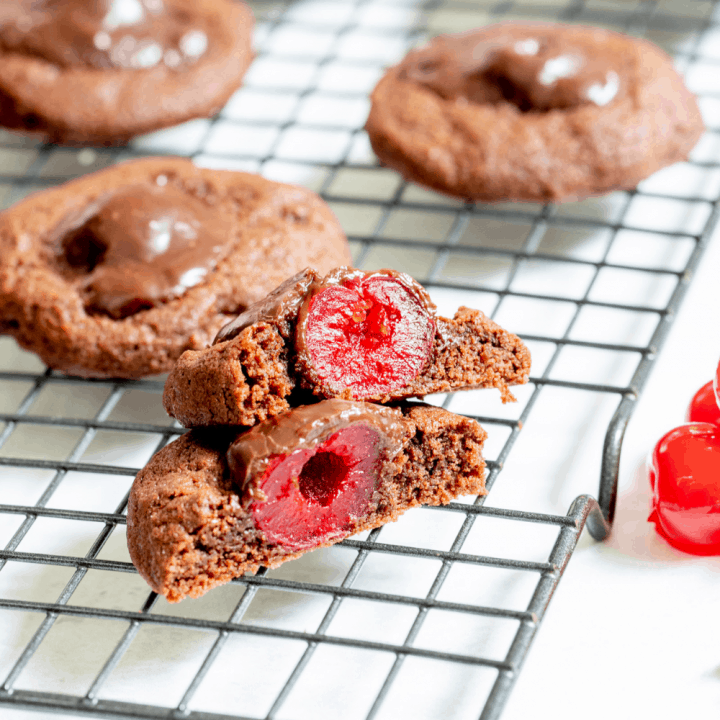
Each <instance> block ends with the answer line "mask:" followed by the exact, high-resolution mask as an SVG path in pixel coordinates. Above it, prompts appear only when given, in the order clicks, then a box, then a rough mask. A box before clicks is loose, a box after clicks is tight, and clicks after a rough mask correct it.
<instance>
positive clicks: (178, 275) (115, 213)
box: [62, 186, 231, 319]
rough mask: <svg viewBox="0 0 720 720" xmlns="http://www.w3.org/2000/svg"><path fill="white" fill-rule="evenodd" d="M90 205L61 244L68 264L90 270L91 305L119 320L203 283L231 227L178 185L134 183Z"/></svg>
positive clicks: (223, 245) (219, 215)
mask: <svg viewBox="0 0 720 720" xmlns="http://www.w3.org/2000/svg"><path fill="white" fill-rule="evenodd" d="M93 211H94V212H93V214H92V216H91V217H90V218H89V219H87V220H86V221H85V222H84V223H83V224H82V225H81V226H80V227H79V228H78V227H76V228H75V229H74V230H73V231H71V232H69V233H67V234H65V236H64V238H63V240H62V245H63V249H64V253H65V257H66V259H67V261H68V263H69V264H70V265H71V266H72V267H73V268H76V269H80V270H83V271H85V272H86V273H88V277H87V278H86V281H85V288H86V293H87V298H88V300H87V302H88V310H89V311H90V312H102V313H106V314H108V315H110V316H111V317H114V318H117V319H120V318H123V317H127V316H128V315H132V314H133V313H135V312H138V311H139V310H143V309H146V308H151V307H154V306H156V305H159V304H160V303H163V302H167V301H168V300H171V299H173V298H175V297H179V296H180V295H182V294H183V293H184V292H185V291H186V290H187V289H188V288H190V287H192V286H193V285H197V284H198V283H199V282H201V281H202V280H203V278H204V277H205V275H206V274H207V273H208V272H209V271H210V270H212V269H213V268H214V267H215V265H216V264H217V261H218V260H219V258H220V255H221V254H222V252H223V250H224V249H225V247H226V246H227V243H228V240H229V236H230V230H231V227H230V222H229V220H228V219H227V218H226V217H224V216H223V215H222V214H221V213H219V212H217V211H213V210H212V209H211V208H209V207H208V206H207V205H205V204H204V203H202V202H201V201H200V200H198V199H197V198H195V197H193V196H192V195H189V194H187V193H185V192H182V191H181V190H179V189H177V188H173V187H152V186H136V187H130V188H128V189H125V190H122V191H120V192H118V193H117V194H115V195H112V196H111V197H110V198H109V199H106V200H105V201H104V202H103V203H102V204H101V205H98V206H97V207H96V208H93ZM85 217H87V215H86V216H85Z"/></svg>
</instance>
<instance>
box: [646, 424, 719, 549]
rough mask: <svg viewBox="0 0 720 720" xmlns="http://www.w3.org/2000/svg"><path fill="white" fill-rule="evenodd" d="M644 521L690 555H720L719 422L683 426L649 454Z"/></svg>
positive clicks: (669, 434)
mask: <svg viewBox="0 0 720 720" xmlns="http://www.w3.org/2000/svg"><path fill="white" fill-rule="evenodd" d="M650 485H651V487H652V490H653V499H652V511H651V513H650V517H649V518H648V520H649V521H650V522H653V523H655V529H656V530H657V532H658V533H659V534H660V535H662V536H663V537H664V538H665V539H666V540H667V541H668V542H669V543H670V544H671V545H673V546H674V547H676V548H678V549H679V550H684V551H685V552H688V553H692V554H693V555H718V554H720V427H718V426H717V425H712V424H710V423H690V424H688V425H681V426H680V427H678V428H675V429H674V430H671V431H670V432H669V433H667V434H666V435H665V436H664V437H663V438H661V440H660V441H659V442H658V444H657V445H656V446H655V450H654V452H653V456H652V467H651V469H650Z"/></svg>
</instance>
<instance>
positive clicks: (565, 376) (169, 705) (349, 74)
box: [0, 0, 720, 720]
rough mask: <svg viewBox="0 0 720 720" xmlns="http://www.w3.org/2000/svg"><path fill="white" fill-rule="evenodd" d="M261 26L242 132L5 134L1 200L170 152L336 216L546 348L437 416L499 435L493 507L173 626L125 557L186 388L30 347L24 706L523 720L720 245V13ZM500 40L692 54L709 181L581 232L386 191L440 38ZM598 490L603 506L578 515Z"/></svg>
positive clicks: (3, 456) (24, 455) (615, 210)
mask: <svg viewBox="0 0 720 720" xmlns="http://www.w3.org/2000/svg"><path fill="white" fill-rule="evenodd" d="M252 5H253V9H254V10H255V13H256V17H257V21H258V23H257V32H256V42H257V47H258V58H257V60H256V62H255V64H254V65H253V67H252V68H251V70H250V72H249V74H248V77H247V81H246V84H245V86H244V87H243V89H242V90H240V91H239V92H238V93H237V95H236V96H235V97H233V98H232V99H231V101H230V102H229V103H228V105H227V106H226V107H225V108H224V110H223V111H222V112H221V113H220V115H219V116H218V117H216V118H213V119H212V120H197V121H194V122H191V123H187V124H185V125H183V126H181V127H179V128H174V129H171V130H168V131H164V132H160V133H156V134H153V135H151V136H147V137H144V138H140V139H138V140H136V141H135V142H134V143H133V144H132V145H131V146H130V147H129V148H125V149H123V150H105V149H84V150H82V151H79V152H78V151H77V150H70V149H65V148H59V147H54V146H50V145H43V144H39V143H37V142H36V141H34V140H29V139H27V138H21V137H18V136H14V135H10V134H3V135H2V136H1V137H0V200H1V201H2V202H3V203H4V204H5V205H6V206H7V205H10V204H12V203H13V202H15V201H17V200H18V199H20V198H21V197H23V196H24V195H26V194H27V193H28V192H31V191H33V190H36V189H39V188H43V187H48V186H50V185H53V184H57V183H59V182H62V181H64V180H66V179H68V178H70V177H73V176H76V175H79V174H82V173H84V172H87V171H91V170H95V169H99V168H101V167H104V166H106V165H109V164H112V163H113V162H116V161H117V160H120V159H125V158H127V157H132V156H136V155H147V154H161V153H173V154H183V155H189V156H192V157H194V158H195V159H196V161H197V162H198V163H201V164H204V165H207V166H211V167H225V168H234V169H247V170H252V171H259V172H262V173H263V174H264V175H266V176H267V177H270V178H273V179H278V180H283V181H294V182H300V183H302V184H305V185H307V186H309V187H312V188H313V189H315V190H317V191H318V192H320V193H321V194H322V196H323V197H324V198H325V199H326V200H327V201H328V202H329V203H330V204H331V206H332V207H333V209H334V210H335V212H336V213H337V214H338V216H339V218H340V219H341V221H342V223H343V225H344V227H345V229H346V231H347V233H348V235H349V237H350V239H351V243H352V246H353V252H354V258H355V264H356V265H357V266H359V267H363V268H366V269H372V268H377V267H384V266H390V267H395V268H397V269H400V270H404V271H407V272H410V273H411V274H413V275H414V276H415V277H416V278H418V279H419V280H421V281H422V282H423V283H424V284H425V285H426V286H427V287H428V288H429V289H430V291H431V294H432V295H433V297H434V299H435V300H436V302H437V303H438V305H439V307H440V308H441V310H443V311H445V312H446V313H451V312H452V311H453V310H454V309H455V308H456V307H457V306H458V305H459V304H467V305H469V306H473V307H480V308H482V309H483V310H484V311H485V312H486V313H488V314H489V315H492V316H493V317H494V318H495V319H496V320H497V321H498V322H500V323H501V324H503V325H504V326H506V327H508V328H509V329H511V330H513V331H515V332H518V333H520V334H521V335H522V336H523V338H524V339H525V340H526V342H527V343H528V345H529V346H530V348H531V350H532V352H533V374H532V377H531V382H530V383H529V384H528V385H527V386H524V387H522V388H518V389H517V392H516V394H517V397H518V403H516V404H514V405H512V406H502V405H501V404H500V402H499V400H498V398H497V397H496V395H494V394H490V393H489V391H478V392H469V393H459V394H457V395H454V396H452V395H450V396H437V397H433V398H431V399H430V400H431V401H432V402H435V403H438V404H442V405H443V406H445V407H447V408H449V409H451V410H454V411H457V412H464V413H465V414H467V415H470V416H472V417H476V418H477V419H478V420H480V422H482V423H483V425H484V426H485V427H486V428H487V429H488V431H489V439H488V443H487V457H488V458H489V462H488V468H489V475H488V487H490V488H493V491H492V493H491V494H490V500H489V501H488V502H487V503H486V502H485V501H484V499H467V498H466V499H461V500H459V501H457V502H454V503H451V504H450V505H448V506H446V507H443V508H427V509H417V510H414V511H412V512H410V513H408V514H407V515H406V516H404V517H403V518H402V519H401V521H400V522H398V523H396V524H393V525H390V526H386V527H385V528H382V529H378V530H375V531H372V532H370V533H369V534H365V535H361V536H357V537H355V538H353V539H350V540H346V541H345V542H343V543H342V544H341V545H338V546H335V547H333V548H329V549H325V550H320V551H316V552H314V553H310V554H308V555H306V556H304V557H303V558H301V559H300V560H298V561H295V562H293V563H288V564H286V565H284V566H282V567H281V568H279V569H277V570H272V571H267V572H265V571H261V572H259V573H258V574H257V575H256V576H255V577H244V578H241V579H239V580H237V581H235V582H233V583H231V584H229V585H227V586H224V587H222V588H218V589H216V590H214V591H213V592H211V593H209V594H208V595H206V596H205V597H204V598H202V599H200V600H197V601H185V602H183V603H182V604H180V605H179V606H170V605H168V604H167V603H166V602H165V601H164V599H162V598H158V597H157V596H156V595H155V594H153V593H150V592H149V591H148V588H147V586H145V584H144V583H143V582H142V580H140V578H139V576H138V575H137V574H136V573H135V571H134V569H133V567H132V565H131V564H130V562H129V558H128V556H127V550H126V548H125V541H124V530H125V515H124V513H125V508H126V499H127V492H128V490H129V487H130V484H131V482H132V479H133V476H134V475H135V473H136V471H137V469H138V468H139V467H141V466H142V465H143V464H144V463H145V462H146V461H147V460H148V459H149V457H150V456H151V455H152V454H153V452H155V451H156V450H157V449H159V448H160V447H162V446H163V445H164V444H166V443H167V442H168V441H170V440H172V439H173V438H174V437H176V436H177V435H178V434H180V433H181V432H182V430H181V429H178V428H176V427H175V426H173V425H172V424H171V422H170V421H169V419H168V418H167V417H166V416H165V415H164V413H163V411H162V408H161V405H160V392H161V389H162V379H150V380H145V381H140V382H88V381H83V380H79V379H74V378H68V377H64V376H62V375H60V374H58V373H54V372H51V371H48V370H46V369H45V368H44V367H43V366H42V365H41V363H40V362H39V361H38V360H37V358H35V357H34V356H31V355H28V354H26V353H24V352H22V351H20V350H19V349H17V347H16V346H15V345H14V343H13V342H12V341H10V340H9V339H7V338H6V339H3V340H1V341H0V411H1V414H0V421H1V422H2V423H3V424H2V430H1V432H0V466H2V473H0V488H1V489H2V495H0V498H1V499H2V503H3V504H1V505H0V541H1V542H2V546H3V547H4V550H2V551H1V552H0V565H1V571H0V633H1V634H2V635H1V636H2V637H3V640H2V644H3V653H2V654H1V655H0V676H1V677H2V678H4V680H3V682H2V686H1V687H0V706H2V707H3V708H4V709H3V713H8V714H11V715H12V714H13V713H19V712H20V710H21V709H22V710H34V711H35V713H33V714H32V717H39V714H43V713H46V712H52V713H57V712H60V713H66V714H72V715H73V716H76V717H87V716H97V717H116V718H148V719H150V718H164V719H168V720H170V719H175V718H189V719H191V720H210V719H211V718H212V719H220V718H235V719H237V718H253V719H256V720H259V719H262V718H266V719H267V720H270V719H274V718H278V719H284V718H292V719H293V720H300V719H302V718H313V720H319V719H321V718H326V717H327V718H337V717H342V718H343V719H344V720H346V719H351V718H366V719H367V720H370V719H373V718H393V720H395V719H396V718H404V717H412V718H414V719H415V720H417V719H419V718H438V717H443V718H448V719H451V718H452V719H453V720H455V719H457V718H477V717H481V718H483V719H485V720H487V719H489V718H497V717H499V716H500V714H501V712H502V709H503V706H504V704H505V701H506V699H507V696H508V693H509V691H510V689H511V687H512V685H513V682H514V681H515V679H516V677H517V674H518V671H519V669H520V667H521V665H522V662H523V659H524V657H525V655H526V653H527V651H528V648H529V645H530V643H531V641H532V639H533V637H534V635H535V633H536V631H537V629H538V626H539V624H540V622H541V621H542V618H543V615H544V613H545V610H546V608H547V606H548V603H549V601H550V598H551V596H552V594H553V592H554V591H555V588H556V586H557V584H558V582H559V580H560V577H561V575H562V573H563V571H564V569H565V566H566V564H567V562H568V560H569V558H570V555H571V554H572V551H573V549H574V547H575V545H576V543H577V541H578V538H579V535H580V533H581V532H582V529H583V527H584V526H585V524H586V522H587V523H588V525H589V527H590V530H591V532H592V534H593V535H594V536H595V537H596V538H598V539H601V538H602V537H604V536H605V534H606V533H607V524H606V523H605V520H604V519H603V513H604V515H605V517H606V518H608V519H610V520H612V515H613V509H614V502H615V487H616V482H617V469H618V461H619V453H620V446H621V443H622V437H623V432H624V428H625V426H626V424H627V421H628V419H629V417H630V414H631V413H632V410H633V408H634V405H635V402H636V399H637V397H638V394H639V393H640V391H641V390H642V388H643V386H644V383H645V380H646V378H647V376H648V373H649V371H650V368H651V366H652V363H653V359H654V357H655V355H656V353H657V352H658V350H659V349H660V346H661V345H662V342H663V340H664V338H665V335H666V334H667V331H668V328H669V325H670V323H671V322H672V318H673V315H674V312H675V310H676V309H677V307H678V305H679V303H680V302H681V299H682V297H683V294H684V292H685V290H686V287H687V285H688V282H689V280H690V277H691V275H692V271H693V269H694V268H695V267H696V265H697V263H698V261H699V259H700V256H701V254H702V251H703V248H704V246H705V244H706V243H707V242H708V239H709V236H710V233H711V231H712V229H713V227H714V225H715V221H716V216H717V206H716V201H717V200H718V198H719V197H720V164H718V160H717V159H718V156H719V155H720V152H719V151H720V143H718V139H719V138H718V135H717V129H718V127H720V81H718V79H717V78H718V77H719V76H720V73H718V72H717V70H718V62H719V61H720V54H719V53H718V51H717V47H718V43H717V42H715V41H716V40H717V39H718V35H719V33H720V28H718V25H717V19H718V15H717V13H716V3H710V2H695V3H692V4H688V3H685V2H681V1H679V0H678V1H677V2H673V1H669V2H662V1H658V2H633V1H632V0H627V1H622V0H618V1H612V0H597V1H596V2H594V1H593V0H587V2H583V1H572V2H569V3H567V4H550V3H547V2H544V1H539V2H538V1H536V0H533V2H528V3H519V2H518V3H515V2H499V3H495V2H483V1H482V0H473V1H472V2H469V1H464V0H447V1H446V2H443V1H439V0H436V1H434V2H414V1H412V0H407V1H404V2H403V1H402V0H386V1H384V2H382V1H374V0H366V1H363V0H333V1H332V2H256V3H252ZM501 19H558V20H564V21H569V22H583V23H587V24H596V25H602V26H606V27H611V28H614V29H620V30H624V31H626V32H629V33H633V34H637V35H641V36H646V37H648V38H650V39H651V40H653V41H654V42H656V43H658V44H660V45H661V46H663V47H665V48H666V49H667V50H668V51H670V52H671V53H673V54H674V55H675V56H676V58H677V63H678V67H679V68H680V70H681V71H682V72H684V73H685V75H686V78H687V81H688V83H689V84H690V86H691V88H692V89H693V90H694V91H695V92H697V93H698V94H699V95H700V96H701V103H702V108H703V112H704V115H705V117H706V120H707V123H708V125H709V126H710V129H709V130H708V132H707V133H706V135H705V137H704V138H703V140H702V141H701V142H700V144H699V145H698V147H697V148H696V150H695V151H694V152H693V156H692V159H691V160H690V161H689V162H687V163H681V164H678V165H676V166H674V167H673V168H670V169H667V170H664V171H662V172H660V173H658V174H656V175H655V176H654V177H653V178H650V179H649V180H647V181H645V182H644V183H642V184H641V186H640V188H639V189H638V190H636V191H633V192H619V193H613V194H611V195H609V196H606V197H604V198H600V199H593V200H587V201H583V202H576V203H566V204H563V205H558V206H551V205H545V206H541V205H514V204H501V205H495V206H487V205H470V204H465V203H462V202H457V201H454V200H451V199H448V198H444V197H440V196H438V195H436V194H434V193H431V192H428V191H425V190H423V189H421V188H418V187H416V186H413V185H409V184H406V183H404V182H402V181H401V179H400V178H399V177H398V176H397V175H396V174H395V173H394V172H392V171H390V170H387V169H384V168H381V167H379V166H378V164H377V162H376V161H375V159H374V157H373V155H372V153H371V151H370V148H369V144H368V142H367V138H366V136H365V134H364V132H363V130H362V125H363V122H364V118H365V116H366V113H367V107H368V99H367V95H368V93H369V91H370V90H371V89H372V87H373V85H374V83H375V82H376V80H377V79H378V78H379V76H380V75H381V73H382V69H383V67H384V66H386V65H388V64H391V63H392V62H395V61H396V60H398V59H399V58H400V57H402V55H403V54H404V53H405V52H406V50H407V49H408V48H409V47H411V46H413V45H414V44H417V43H418V42H421V41H422V40H424V39H425V38H427V37H430V36H432V35H434V34H437V33H440V32H454V31H460V30H464V29H469V28H471V27H475V26H478V25H481V24H486V23H488V22H493V21H496V20H501ZM713 122H715V126H714V127H713V126H712V123H713ZM521 430H522V432H521ZM603 438H604V443H603ZM511 450H512V453H511ZM578 458H580V459H581V460H580V461H577V459H578ZM501 470H503V482H501V483H498V484H497V485H495V481H496V480H497V478H498V476H499V474H500V472H501ZM598 476H600V477H601V484H600V490H599V502H600V505H599V506H598V504H597V503H596V502H595V500H593V499H592V497H590V496H589V495H588V494H580V495H579V496H578V497H575V496H576V495H577V494H579V493H588V492H594V490H595V488H596V487H597V478H598ZM568 498H569V499H570V500H572V503H571V504H570V503H569V502H568ZM573 498H575V499H574V500H573ZM490 503H492V507H491V506H490ZM568 504H570V509H569V511H567V512H565V508H567V507H568ZM600 507H602V512H601V511H600ZM543 702H544V699H543V698H540V699H538V709H539V711H540V710H542V707H541V706H542V704H543ZM547 702H548V703H549V702H550V701H549V700H548V701H547ZM13 717H15V715H13ZM22 717H25V714H23V715H22Z"/></svg>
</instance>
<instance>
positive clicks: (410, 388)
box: [163, 267, 530, 427]
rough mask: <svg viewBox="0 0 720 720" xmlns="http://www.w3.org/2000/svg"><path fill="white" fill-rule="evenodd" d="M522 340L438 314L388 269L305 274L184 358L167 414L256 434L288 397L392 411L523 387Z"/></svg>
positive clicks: (470, 313) (491, 326)
mask: <svg viewBox="0 0 720 720" xmlns="http://www.w3.org/2000/svg"><path fill="white" fill-rule="evenodd" d="M529 372H530V353H529V352H528V350H527V348H526V347H525V345H524V344H523V343H522V341H521V340H520V339H519V338H518V337H517V336H516V335H513V334H512V333H509V332H507V331H506V330H503V329H502V328H501V327H500V326H499V325H497V324H496V323H494V322H493V321H492V320H490V319H489V318H487V317H486V316H485V315H483V313H482V312H480V311H478V310H471V309H469V308H464V307H462V308H460V309H459V310H458V312H457V313H456V314H455V317H454V318H453V319H448V318H443V317H440V316H438V315H437V313H436V309H435V305H434V304H433V303H432V301H431V300H430V297H429V296H428V294H427V293H426V292H425V290H424V289H423V287H422V286H421V285H419V284H418V283H417V282H416V281H415V280H413V279H412V278H411V277H410V276H409V275H405V274H404V273H398V272H395V271H394V270H378V271H377V272H369V273H366V272H363V271H362V270H355V269H352V268H348V267H340V268H336V269H335V270H333V271H332V272H331V273H330V274H329V275H326V276H325V277H322V276H321V274H320V273H319V272H316V271H315V270H311V269H306V270H304V271H303V272H301V273H299V274H298V275H296V276H295V277H293V278H291V279H289V280H287V281H286V282H285V283H283V284H282V285H281V286H280V287H278V288H277V289H276V290H275V291H273V292H272V293H271V294H270V295H269V296H268V297H267V298H265V299H264V300H262V301H260V302H258V303H256V304H255V305H253V306H252V307H250V308H248V310H246V311H245V312H244V313H242V314H241V315H239V316H238V317H237V318H236V319H235V320H233V321H232V322H231V323H229V324H228V325H226V326H225V327H224V328H222V329H221V330H220V332H219V333H218V335H217V337H216V338H215V341H214V343H213V344H212V345H211V346H210V347H208V348H205V349H203V350H199V351H194V350H193V351H188V352H186V353H184V354H183V355H182V356H181V357H180V359H179V360H178V362H177V364H176V365H175V367H174V368H173V370H172V372H171V373H170V376H169V377H168V379H167V382H166V384H165V392H164V395H163V403H164V405H165V409H166V410H167V411H168V413H169V414H170V415H172V416H173V417H175V418H177V419H178V420H179V421H180V422H181V423H182V424H183V425H185V426H186V427H199V426H206V425H247V426H250V425H254V424H255V423H256V422H258V421H261V420H265V419H266V418H268V417H272V416H273V415H277V414H279V413H283V412H285V411H286V410H287V409H288V408H289V407H290V404H291V401H290V395H291V393H293V391H295V390H298V391H301V392H309V393H312V394H313V395H316V396H318V397H324V398H332V397H342V398H346V399H353V400H372V401H379V402H388V401H391V400H399V399H402V398H409V397H422V396H424V395H428V394H430V393H437V392H448V391H451V390H461V389H466V388H479V387H496V388H498V389H499V390H500V391H501V393H502V394H503V399H504V400H507V399H511V398H512V395H511V394H510V391H509V389H508V386H509V385H515V384H521V383H524V382H526V381H527V379H528V375H529Z"/></svg>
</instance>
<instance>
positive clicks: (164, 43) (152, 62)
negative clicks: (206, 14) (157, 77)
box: [0, 0, 208, 69]
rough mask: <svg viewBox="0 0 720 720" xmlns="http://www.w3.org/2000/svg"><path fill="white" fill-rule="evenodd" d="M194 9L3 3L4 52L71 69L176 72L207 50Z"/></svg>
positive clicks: (150, 1)
mask: <svg viewBox="0 0 720 720" xmlns="http://www.w3.org/2000/svg"><path fill="white" fill-rule="evenodd" d="M191 8H192V4H190V3H183V4H182V5H181V4H180V3H178V2H176V1H174V0H170V1H169V0H0V48H2V49H3V50H4V51H6V52H18V53H22V54H24V55H34V56H36V57H40V58H42V59H44V60H47V61H48V62H51V63H54V64H55V65H59V66H61V67H67V68H69V67H77V66H86V67H92V68H103V69H105V68H123V69H128V68H151V67H155V66H156V65H159V64H165V65H166V66H167V67H171V68H176V67H180V66H182V65H185V64H187V63H190V62H194V61H195V60H197V59H198V58H200V57H201V56H202V55H204V54H205V52H206V50H207V46H208V36H207V33H206V31H205V29H204V28H203V27H202V26H201V23H200V21H199V18H198V17H197V16H196V15H195V14H194V13H192V12H191Z"/></svg>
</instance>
